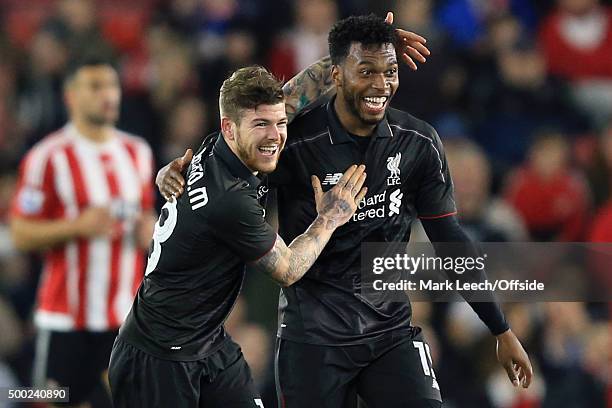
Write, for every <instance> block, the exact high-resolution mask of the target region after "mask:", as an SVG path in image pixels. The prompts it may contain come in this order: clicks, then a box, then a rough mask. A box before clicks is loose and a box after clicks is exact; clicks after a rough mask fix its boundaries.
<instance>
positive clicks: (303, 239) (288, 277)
mask: <svg viewBox="0 0 612 408" xmlns="http://www.w3.org/2000/svg"><path fill="white" fill-rule="evenodd" d="M334 230H335V227H334V228H331V224H329V220H326V219H323V218H321V217H317V219H315V221H314V222H313V223H312V224H311V225H310V227H309V228H308V229H307V230H306V232H304V233H303V234H302V235H300V236H298V237H297V238H295V239H294V240H293V242H291V244H290V245H289V246H288V247H287V245H286V244H285V242H284V241H283V239H282V238H281V237H280V236H279V237H277V238H276V243H275V244H274V247H273V248H272V250H270V252H268V253H267V254H266V255H265V256H263V257H262V258H261V259H259V260H257V261H255V262H254V263H253V265H254V266H255V267H256V268H257V269H259V270H261V271H262V272H265V273H267V274H268V275H270V277H271V278H272V279H274V280H275V281H276V282H277V283H278V284H279V285H281V286H289V285H292V284H293V283H295V282H296V281H298V280H299V279H300V278H301V277H302V276H304V274H305V273H306V272H307V271H308V269H310V267H311V266H312V265H313V264H314V263H315V261H316V260H317V258H318V257H319V255H320V254H321V252H322V251H323V248H324V247H325V245H326V244H327V242H328V241H329V238H330V237H331V235H332V233H333V232H334Z"/></svg>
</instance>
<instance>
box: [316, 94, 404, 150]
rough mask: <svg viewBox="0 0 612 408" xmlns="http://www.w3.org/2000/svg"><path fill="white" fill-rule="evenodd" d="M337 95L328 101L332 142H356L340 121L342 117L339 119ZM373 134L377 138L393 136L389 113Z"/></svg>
mask: <svg viewBox="0 0 612 408" xmlns="http://www.w3.org/2000/svg"><path fill="white" fill-rule="evenodd" d="M335 100H336V97H335V96H334V97H333V98H332V99H331V100H330V101H329V102H328V103H327V122H328V123H329V136H330V139H331V142H332V144H334V145H335V144H341V143H354V141H353V139H351V137H350V136H349V134H348V132H347V131H346V129H345V128H344V127H343V126H342V124H341V123H340V119H338V115H337V114H336V110H335V109H334V101H335ZM372 136H373V137H375V138H376V139H378V138H381V137H393V133H392V132H391V128H390V127H389V122H388V121H387V115H386V114H385V117H384V119H383V120H381V121H380V122H379V123H378V124H377V125H376V127H375V128H374V132H373V133H372Z"/></svg>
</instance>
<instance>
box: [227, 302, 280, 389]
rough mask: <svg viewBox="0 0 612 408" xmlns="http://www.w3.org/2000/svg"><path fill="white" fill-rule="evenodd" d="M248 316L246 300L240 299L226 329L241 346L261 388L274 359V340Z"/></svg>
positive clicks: (228, 319) (254, 378)
mask: <svg viewBox="0 0 612 408" xmlns="http://www.w3.org/2000/svg"><path fill="white" fill-rule="evenodd" d="M247 314H248V310H247V308H246V303H245V301H244V298H242V297H239V298H238V299H237V301H236V304H235V305H234V309H233V310H232V313H231V314H230V315H229V317H228V318H227V320H226V321H225V329H226V330H227V332H228V333H229V335H230V336H232V338H233V339H234V341H235V342H236V343H238V344H240V348H242V353H243V354H244V358H245V360H246V361H247V363H248V364H249V367H250V368H251V373H252V374H253V380H254V381H255V384H257V385H258V386H261V384H262V382H263V381H264V379H265V375H266V373H265V370H266V369H267V368H268V365H269V362H270V360H271V358H272V353H271V350H272V349H271V345H272V339H271V338H270V336H269V335H268V332H266V330H264V328H263V327H261V326H260V325H258V324H257V323H253V322H250V321H248V320H247Z"/></svg>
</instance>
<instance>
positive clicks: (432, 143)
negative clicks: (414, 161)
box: [390, 125, 446, 183]
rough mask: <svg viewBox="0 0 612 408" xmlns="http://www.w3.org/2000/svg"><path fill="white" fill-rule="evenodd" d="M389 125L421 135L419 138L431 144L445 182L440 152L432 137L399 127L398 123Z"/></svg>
mask: <svg viewBox="0 0 612 408" xmlns="http://www.w3.org/2000/svg"><path fill="white" fill-rule="evenodd" d="M390 126H393V127H395V128H398V129H399V130H402V131H404V132H412V133H414V134H415V135H417V136H418V137H421V138H423V139H426V140H427V141H429V144H430V145H431V147H433V149H434V150H435V152H436V155H437V156H438V162H439V163H440V177H441V178H442V182H443V183H446V178H445V177H444V173H443V172H442V167H443V165H442V155H441V154H440V150H438V148H437V147H436V144H435V143H434V140H433V137H431V136H425V135H424V134H422V133H421V132H419V131H416V130H414V129H404V128H403V127H401V126H399V125H390Z"/></svg>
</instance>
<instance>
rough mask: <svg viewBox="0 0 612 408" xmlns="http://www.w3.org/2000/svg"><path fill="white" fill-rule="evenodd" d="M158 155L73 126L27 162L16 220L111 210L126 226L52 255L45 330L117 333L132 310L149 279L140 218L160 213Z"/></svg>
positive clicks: (44, 285) (43, 303) (39, 318)
mask: <svg viewBox="0 0 612 408" xmlns="http://www.w3.org/2000/svg"><path fill="white" fill-rule="evenodd" d="M152 164H153V159H152V152H151V149H150V147H149V145H148V144H147V143H146V142H145V141H144V140H143V139H141V138H139V137H136V136H132V135H129V134H127V133H124V132H121V131H118V130H117V131H116V132H115V135H114V136H113V137H112V138H111V139H110V140H108V141H106V142H104V143H95V142H92V141H90V140H88V139H86V138H85V137H83V136H81V135H80V134H79V133H78V131H77V130H76V128H75V127H74V125H72V124H70V123H69V124H67V125H66V126H65V127H64V128H63V129H61V130H59V131H57V132H55V133H53V134H51V135H49V136H47V137H45V138H44V139H43V140H42V141H40V142H39V143H37V144H36V145H35V146H34V147H33V148H32V149H31V150H30V151H29V152H28V154H27V155H26V157H25V158H24V159H23V161H22V163H21V166H20V177H19V186H18V191H17V194H16V196H15V199H14V201H13V205H12V211H11V212H12V214H13V215H16V216H20V217H26V218H29V219H40V220H56V219H69V220H70V219H76V218H77V217H78V216H79V214H80V213H81V212H82V211H84V210H85V209H87V208H88V207H91V206H96V207H99V206H108V207H110V208H111V212H112V214H113V216H114V217H116V218H117V219H118V220H120V230H121V232H120V233H119V234H118V235H117V236H115V237H112V238H111V237H101V238H91V239H75V240H73V241H69V242H67V243H66V244H65V245H62V246H59V247H54V248H53V249H51V250H49V251H47V252H46V253H45V262H44V270H43V274H42V277H41V282H40V285H39V289H38V302H37V303H38V305H37V309H36V314H35V322H36V324H37V326H38V327H40V328H45V329H51V330H58V331H68V330H91V331H102V330H112V329H115V328H117V327H119V326H120V325H121V323H122V322H123V319H124V318H125V316H126V315H127V313H128V312H129V310H130V307H131V304H132V301H133V298H134V295H135V293H136V290H137V289H138V285H139V284H140V281H141V279H142V276H143V267H144V259H143V255H144V254H143V251H142V250H140V249H139V247H138V242H137V238H136V236H135V225H136V219H137V217H138V216H139V215H140V214H141V213H142V212H143V210H149V209H151V208H152V207H153V185H152V171H153V168H152Z"/></svg>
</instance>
